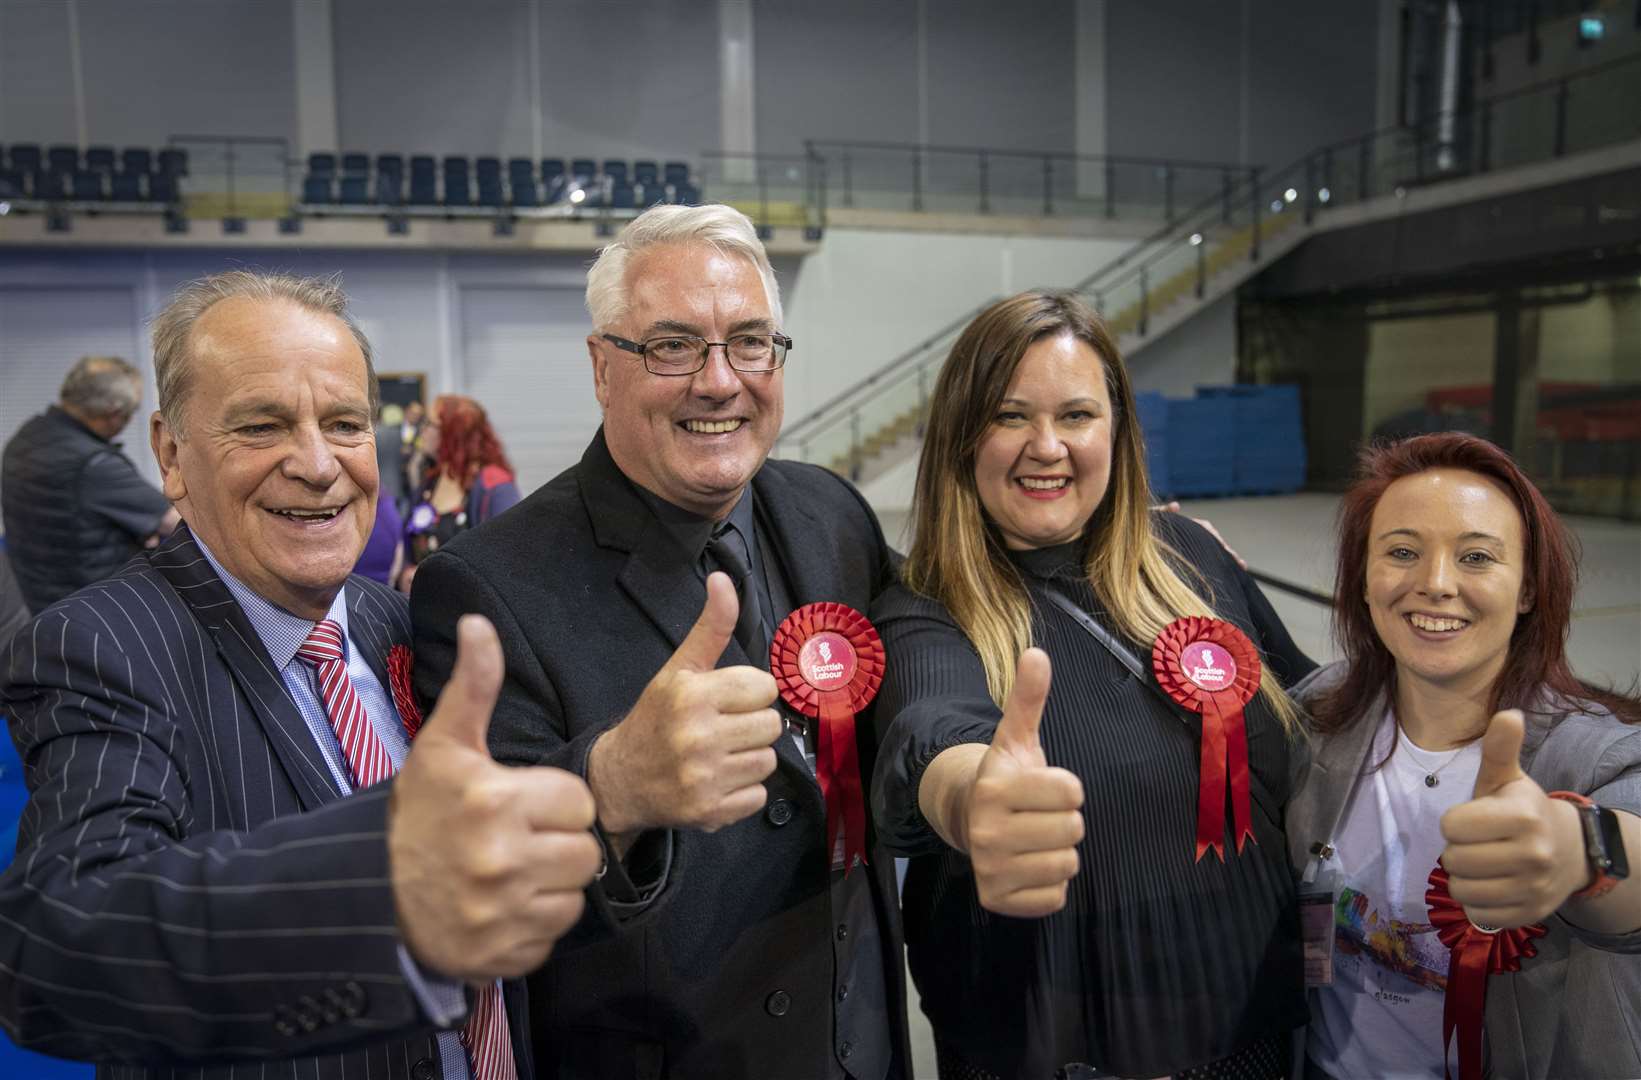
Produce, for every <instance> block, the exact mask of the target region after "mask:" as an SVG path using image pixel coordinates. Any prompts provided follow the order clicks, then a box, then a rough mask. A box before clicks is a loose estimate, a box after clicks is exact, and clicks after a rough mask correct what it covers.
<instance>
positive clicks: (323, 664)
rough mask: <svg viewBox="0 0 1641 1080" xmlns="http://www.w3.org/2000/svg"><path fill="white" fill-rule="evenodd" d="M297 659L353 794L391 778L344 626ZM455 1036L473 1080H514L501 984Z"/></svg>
mask: <svg viewBox="0 0 1641 1080" xmlns="http://www.w3.org/2000/svg"><path fill="white" fill-rule="evenodd" d="M296 657H297V659H298V660H301V661H303V662H305V663H307V664H311V665H312V666H313V668H314V673H315V674H316V675H317V676H318V678H319V696H320V697H322V698H323V699H324V701H325V715H327V716H328V717H329V718H330V725H331V728H332V729H333V730H334V731H335V732H336V741H337V742H339V743H341V744H342V754H343V756H344V757H346V758H347V763H348V771H349V772H351V773H352V774H353V787H354V790H355V791H357V790H359V789H360V788H367V787H370V786H371V785H372V784H376V783H379V782H381V781H383V780H386V779H387V778H388V777H390V776H392V775H393V759H392V758H391V757H389V756H388V752H387V747H386V746H384V745H383V744H382V740H381V739H379V738H377V737H376V730H375V729H374V728H372V727H371V726H370V717H369V716H368V715H366V713H365V706H364V703H363V702H361V701H360V700H359V694H358V692H357V691H355V690H354V689H353V680H352V679H349V678H348V665H347V659H346V655H345V653H344V650H343V648H342V628H341V627H340V626H338V625H337V623H336V622H335V621H334V620H332V619H325V620H324V621H323V622H320V623H318V624H316V625H315V626H314V628H313V631H312V633H310V634H308V637H307V640H306V641H304V642H302V644H301V646H300V647H298V648H297V650H296ZM459 1035H460V1038H461V1044H462V1049H464V1050H466V1051H467V1060H468V1063H469V1064H470V1065H471V1066H472V1068H473V1080H518V1069H517V1067H516V1066H515V1064H514V1062H513V1044H512V1040H511V1039H510V1038H509V1037H508V1032H507V1009H506V1006H505V1004H504V1003H503V1001H502V996H501V984H500V983H491V984H490V985H488V986H486V987H485V988H484V989H482V990H480V991H478V993H477V995H476V999H475V1001H474V1003H473V1012H472V1014H471V1015H470V1016H468V1018H467V1024H466V1026H464V1027H463V1028H462V1030H461V1032H460V1033H459Z"/></svg>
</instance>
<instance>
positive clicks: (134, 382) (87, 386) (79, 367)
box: [57, 356, 142, 416]
mask: <svg viewBox="0 0 1641 1080" xmlns="http://www.w3.org/2000/svg"><path fill="white" fill-rule="evenodd" d="M57 400H58V402H59V403H60V404H63V405H67V406H70V407H71V408H73V409H74V410H75V411H77V412H82V413H85V414H86V415H87V416H130V415H131V414H132V413H134V412H136V411H137V403H138V402H140V401H142V372H140V371H138V370H137V369H136V368H135V367H133V366H132V365H131V363H130V362H129V361H127V360H125V359H123V358H122V357H118V356H82V357H80V359H79V360H78V361H77V362H76V363H75V365H74V366H73V367H72V368H70V369H69V372H68V378H66V379H64V380H63V388H62V390H61V391H60V392H59V393H58V395H57Z"/></svg>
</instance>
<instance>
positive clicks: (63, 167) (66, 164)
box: [46, 146, 80, 176]
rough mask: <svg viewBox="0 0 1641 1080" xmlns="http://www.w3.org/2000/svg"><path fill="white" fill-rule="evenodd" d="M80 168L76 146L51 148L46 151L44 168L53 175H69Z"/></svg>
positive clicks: (78, 152)
mask: <svg viewBox="0 0 1641 1080" xmlns="http://www.w3.org/2000/svg"><path fill="white" fill-rule="evenodd" d="M79 167H80V148H79V147H78V146H53V147H50V148H48V149H47V150H46V168H48V169H50V170H51V171H52V172H54V173H62V174H63V175H65V176H68V175H71V174H72V173H73V172H74V171H75V170H76V169H78V168H79Z"/></svg>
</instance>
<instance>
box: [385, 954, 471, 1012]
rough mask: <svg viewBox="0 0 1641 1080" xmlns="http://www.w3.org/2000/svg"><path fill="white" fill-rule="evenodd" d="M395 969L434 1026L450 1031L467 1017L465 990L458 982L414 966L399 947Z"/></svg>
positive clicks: (412, 961) (461, 983)
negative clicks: (449, 1029) (396, 967)
mask: <svg viewBox="0 0 1641 1080" xmlns="http://www.w3.org/2000/svg"><path fill="white" fill-rule="evenodd" d="M399 970H400V971H401V972H403V973H404V976H405V981H406V982H407V983H409V984H410V992H411V993H412V994H413V995H415V998H416V1003H417V1004H418V1005H420V1006H421V1007H422V1013H423V1014H424V1015H426V1017H427V1018H428V1020H429V1021H431V1022H432V1023H433V1025H434V1026H435V1027H440V1028H453V1027H455V1026H457V1025H458V1024H460V1023H461V1022H462V1021H463V1020H464V1019H465V1018H466V1017H467V987H466V984H465V983H463V982H462V981H461V980H460V979H447V978H445V977H444V976H443V975H435V974H433V973H432V972H430V971H428V970H427V969H426V968H424V967H422V965H420V964H418V963H417V962H416V960H415V958H414V957H412V956H411V955H410V950H409V949H407V948H405V946H404V945H400V946H399Z"/></svg>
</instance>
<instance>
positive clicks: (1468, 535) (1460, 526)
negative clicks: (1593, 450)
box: [1366, 469, 1532, 699]
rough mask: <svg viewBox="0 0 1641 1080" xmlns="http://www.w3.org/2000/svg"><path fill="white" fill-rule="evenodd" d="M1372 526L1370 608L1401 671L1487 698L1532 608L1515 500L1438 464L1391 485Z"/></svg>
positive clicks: (1414, 679) (1409, 679) (1405, 677)
mask: <svg viewBox="0 0 1641 1080" xmlns="http://www.w3.org/2000/svg"><path fill="white" fill-rule="evenodd" d="M1368 536H1369V539H1368V551H1367V581H1366V594H1367V605H1368V611H1369V614H1371V615H1372V617H1373V626H1374V629H1375V630H1376V631H1377V632H1378V634H1379V639H1380V640H1381V641H1383V642H1384V644H1385V648H1386V649H1388V650H1389V651H1390V654H1391V656H1392V657H1394V658H1395V660H1396V671H1397V677H1398V679H1400V680H1402V681H1403V682H1404V683H1408V684H1422V685H1424V686H1429V687H1439V688H1444V689H1448V690H1457V691H1459V692H1462V693H1466V694H1471V695H1475V696H1479V697H1481V698H1483V699H1485V697H1486V695H1487V692H1488V691H1489V690H1490V689H1491V688H1492V685H1493V681H1494V679H1496V678H1497V677H1498V674H1499V672H1500V671H1502V670H1503V668H1504V662H1505V659H1506V657H1507V656H1508V653H1509V648H1510V636H1511V634H1512V632H1513V631H1514V630H1515V626H1516V617H1517V616H1518V615H1520V614H1522V613H1524V612H1527V611H1530V610H1531V609H1532V598H1531V597H1530V596H1527V595H1526V593H1525V590H1524V589H1523V587H1522V580H1523V579H1522V574H1523V568H1524V565H1525V561H1526V560H1525V551H1524V534H1523V526H1522V519H1521V514H1520V513H1519V512H1518V511H1517V510H1516V507H1515V503H1513V502H1512V501H1511V500H1510V497H1509V496H1508V495H1507V494H1505V492H1504V489H1503V488H1501V487H1499V486H1498V485H1496V484H1494V483H1493V482H1492V481H1490V480H1488V479H1487V478H1486V477H1483V476H1481V475H1479V474H1477V473H1473V472H1469V471H1466V470H1461V469H1432V470H1430V471H1428V472H1422V473H1418V474H1416V475H1414V476H1407V477H1403V478H1402V479H1400V480H1398V481H1396V482H1395V483H1393V484H1391V485H1390V486H1389V487H1388V488H1386V489H1385V493H1384V494H1383V495H1382V496H1380V498H1379V504H1378V506H1376V507H1375V508H1374V511H1373V524H1372V527H1371V529H1370V531H1369V533H1368Z"/></svg>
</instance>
